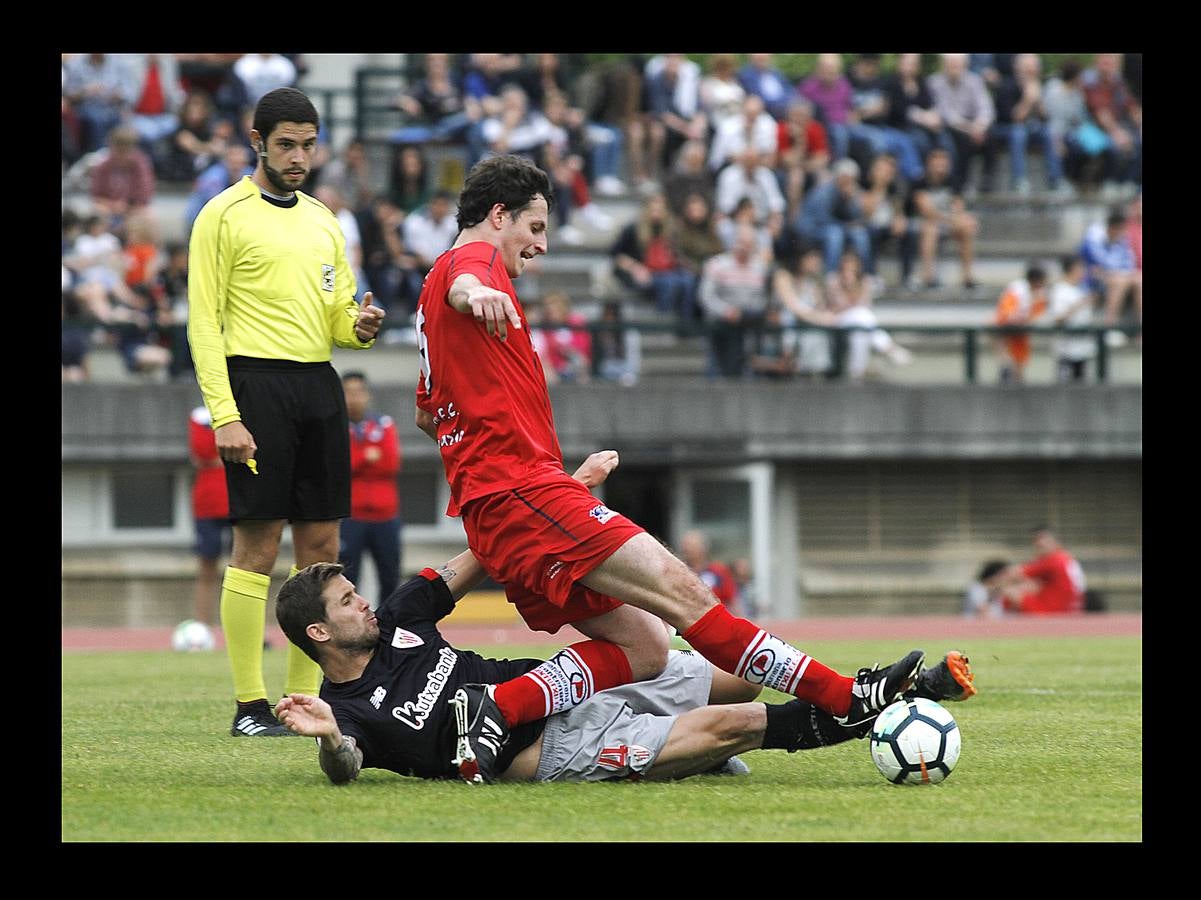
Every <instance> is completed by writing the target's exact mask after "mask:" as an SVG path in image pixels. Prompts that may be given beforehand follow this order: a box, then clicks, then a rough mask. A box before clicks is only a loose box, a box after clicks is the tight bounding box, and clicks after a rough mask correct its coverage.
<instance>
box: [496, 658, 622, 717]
mask: <svg viewBox="0 0 1201 900" xmlns="http://www.w3.org/2000/svg"><path fill="white" fill-rule="evenodd" d="M633 679H634V673H633V672H631V671H630V661H629V660H628V659H627V658H626V654H625V651H624V650H622V649H621V648H620V647H618V646H617V645H616V644H611V643H609V642H608V641H580V642H579V643H578V644H572V645H571V646H569V647H565V648H564V649H562V650H560V651H559V652H558V653H556V654H555V655H554V656H552V657H551V658H550V659H548V660H547V661H546V662H544V663H543V664H542V665H540V666H538V668H536V669H534V670H533V671H530V672H526V673H525V674H524V675H522V676H521V677H520V678H514V679H512V680H511V681H506V682H505V683H504V684H498V685H497V686H496V695H495V696H496V705H497V706H498V707H499V708H500V712H501V715H503V716H504V717H505V722H506V723H508V725H509V727H510V728H513V727H515V726H517V725H524V724H525V723H526V722H534V721H536V720H538V719H543V718H545V717H547V716H549V715H551V714H553V713H557V712H559V711H561V710H564V709H570V708H571V707H573V706H577V705H579V704H580V703H583V702H584V701H585V700H587V699H588V698H589V697H591V696H592V695H593V694H595V693H596V692H597V691H603V690H605V689H606V688H611V687H617V686H618V685H620V684H629V683H630V682H631V681H633Z"/></svg>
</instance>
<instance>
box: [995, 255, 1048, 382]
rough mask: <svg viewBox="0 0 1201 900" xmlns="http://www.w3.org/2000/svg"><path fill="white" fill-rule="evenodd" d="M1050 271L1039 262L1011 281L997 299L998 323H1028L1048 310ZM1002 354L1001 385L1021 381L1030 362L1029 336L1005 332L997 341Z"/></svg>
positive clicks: (1036, 319)
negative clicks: (1047, 271)
mask: <svg viewBox="0 0 1201 900" xmlns="http://www.w3.org/2000/svg"><path fill="white" fill-rule="evenodd" d="M1046 285H1047V273H1046V271H1045V270H1044V269H1043V268H1042V266H1039V265H1038V264H1036V263H1032V264H1031V265H1030V266H1028V267H1027V269H1026V275H1025V277H1024V278H1019V279H1017V280H1016V281H1012V282H1010V283H1009V284H1008V285H1007V286H1006V288H1005V290H1004V291H1002V292H1001V296H1000V298H999V299H998V300H997V312H996V324H998V325H1029V324H1030V323H1032V322H1036V321H1038V319H1040V318H1041V317H1042V315H1043V313H1044V312H1046V310H1047V297H1046V292H1045V288H1046ZM997 346H998V349H999V351H1000V354H1001V370H1000V380H1001V384H1021V383H1022V382H1023V381H1024V380H1025V372H1026V364H1027V363H1028V362H1029V361H1030V335H1029V334H1027V333H1018V334H1013V335H1005V336H1003V337H1002V338H1001V340H1000V341H999V342H998V344H997Z"/></svg>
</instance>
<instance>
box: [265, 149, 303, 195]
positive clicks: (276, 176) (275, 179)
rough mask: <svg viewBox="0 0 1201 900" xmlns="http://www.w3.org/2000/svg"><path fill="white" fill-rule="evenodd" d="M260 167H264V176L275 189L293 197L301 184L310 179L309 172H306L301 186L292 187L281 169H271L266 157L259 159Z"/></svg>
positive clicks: (301, 180)
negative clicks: (285, 179)
mask: <svg viewBox="0 0 1201 900" xmlns="http://www.w3.org/2000/svg"><path fill="white" fill-rule="evenodd" d="M259 165H261V166H262V167H263V174H264V175H266V176H267V180H268V181H269V182H271V187H273V188H275V190H277V191H278V192H279V193H280V194H283V195H288V196H291V195H292V194H293V193H295V192H296V191H297V190H298V189H299V188H300V185H301V184H304V182H305V179H306V178H308V177H309V173H308V170H305V173H304V178H302V179H300V184H297V185H290V184H288V183H287V182H286V181H284V173H283V172H281V171H280V170H279V169H273V168H271V165H270V164H269V163H268V162H267V157H266V156H260V157H259Z"/></svg>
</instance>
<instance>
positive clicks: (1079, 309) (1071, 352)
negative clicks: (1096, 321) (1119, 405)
mask: <svg viewBox="0 0 1201 900" xmlns="http://www.w3.org/2000/svg"><path fill="white" fill-rule="evenodd" d="M1059 266H1060V269H1061V275H1060V279H1059V281H1057V282H1055V284H1054V286H1053V287H1052V288H1051V297H1050V300H1049V302H1048V311H1049V315H1050V318H1051V322H1052V323H1053V324H1055V325H1061V326H1068V327H1072V328H1085V327H1087V326H1089V325H1091V324H1092V321H1093V310H1092V307H1093V295H1092V294H1091V293H1089V291H1088V290H1087V289H1086V288H1085V287H1084V260H1083V259H1081V258H1080V257H1079V256H1076V255H1068V256H1065V257H1063V258H1062V259H1061V260H1060V261H1059ZM1095 348H1096V342H1095V341H1094V340H1093V338H1092V336H1091V335H1072V336H1066V335H1064V336H1059V337H1056V338H1055V341H1054V347H1053V350H1054V353H1055V377H1056V380H1057V381H1058V382H1060V383H1061V384H1063V383H1066V382H1071V381H1077V382H1078V381H1083V380H1084V367H1085V365H1086V364H1087V363H1088V361H1089V359H1091V358H1092V355H1093V353H1094V351H1095Z"/></svg>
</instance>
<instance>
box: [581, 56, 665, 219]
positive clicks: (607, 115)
mask: <svg viewBox="0 0 1201 900" xmlns="http://www.w3.org/2000/svg"><path fill="white" fill-rule="evenodd" d="M576 83H577V85H581V86H582V93H583V94H585V95H586V96H585V97H584V98H583V99H581V101H580V104H581V107H582V108H583V109H584V112H585V115H586V117H587V119H588V120H589V121H590V122H594V123H596V124H597V125H600V126H602V127H605V128H609V129H612V130H614V131H616V132H617V133H618V134H620V135H621V138H622V152H623V154H624V156H625V163H626V169H627V171H628V173H629V176H630V178H631V179H632V180H633V183H634V186H635V187H636V188H638V189H642V186H643V185H644V184H646V183H647V181H648V175H647V171H646V146H645V145H646V142H647V131H646V122H645V121H644V119H643V117H642V108H641V107H642V103H641V100H642V72H641V66H639V65H636V64H635V63H634V62H633V60H632V59H631V58H630V57H621V58H615V59H609V60H607V61H605V62H602V63H600V64H598V65H595V66H593V67H591V68H590V69H589V70H587V71H585V72H584V73H582V75H581V78H580V79H578V80H577V82H576ZM596 188H597V192H598V193H600V194H601V195H603V196H610V195H616V194H622V193H625V190H626V185H624V184H620V183H616V182H609V181H602V180H601V178H600V177H599V176H598V178H597V183H596Z"/></svg>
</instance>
